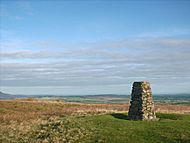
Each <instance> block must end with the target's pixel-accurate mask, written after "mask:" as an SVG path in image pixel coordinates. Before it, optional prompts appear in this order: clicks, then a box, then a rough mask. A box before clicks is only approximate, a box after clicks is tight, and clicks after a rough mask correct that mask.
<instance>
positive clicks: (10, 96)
mask: <svg viewBox="0 0 190 143" xmlns="http://www.w3.org/2000/svg"><path fill="white" fill-rule="evenodd" d="M24 97H26V96H24V95H13V94H7V93H3V92H1V91H0V99H15V98H24Z"/></svg>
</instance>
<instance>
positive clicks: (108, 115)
mask: <svg viewBox="0 0 190 143" xmlns="http://www.w3.org/2000/svg"><path fill="white" fill-rule="evenodd" d="M128 107H129V106H128V104H112V105H109V104H78V103H64V102H60V101H38V100H32V99H30V100H28V99H27V100H7V101H3V100H1V101H0V142H2V143H7V142H8V143H9V142H10V143H12V142H20V143H21V142H23V143H24V142H27V143H28V142H29V143H30V142H31V143H36V142H37V143H38V142H44V143H45V142H63V143H64V142H70V143H73V142H77V143H78V142H119V143H122V142H153V141H155V142H161V141H162V142H188V141H189V140H190V136H189V135H190V132H189V131H190V129H189V126H188V125H189V124H190V115H189V114H188V113H189V112H190V106H179V105H178V106H177V105H165V104H164V105H156V108H155V109H156V111H159V112H163V113H167V112H168V113H171V112H174V113H181V114H158V115H157V116H158V118H160V120H159V121H154V122H141V121H129V120H127V114H125V113H126V112H127V111H128ZM184 113H185V114H186V115H184ZM134 132H135V134H134ZM136 133H137V134H136ZM149 136H150V137H149Z"/></svg>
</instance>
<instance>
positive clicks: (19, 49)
mask: <svg viewBox="0 0 190 143" xmlns="http://www.w3.org/2000/svg"><path fill="white" fill-rule="evenodd" d="M189 15H190V1H188V0H166V1H161V0H153V1H150V0H135V1H132V0H93V1H92V0H70V1H69V0H63V1H61V0H38V1H35V0H0V91H3V92H5V93H11V94H28V95H31V94H32V95H35V94H36V95H37V94H49V95H88V94H130V93H131V88H132V83H133V82H134V81H149V82H150V83H151V87H152V92H153V94H168V93H170V94H176V93H190V17H189Z"/></svg>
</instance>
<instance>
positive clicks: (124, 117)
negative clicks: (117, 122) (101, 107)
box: [111, 113, 129, 120]
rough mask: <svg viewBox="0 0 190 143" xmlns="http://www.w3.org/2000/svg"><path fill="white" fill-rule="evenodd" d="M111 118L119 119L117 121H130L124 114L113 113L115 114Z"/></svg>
mask: <svg viewBox="0 0 190 143" xmlns="http://www.w3.org/2000/svg"><path fill="white" fill-rule="evenodd" d="M111 116H113V117H114V118H117V119H123V120H129V119H128V115H126V114H122V113H113V114H111Z"/></svg>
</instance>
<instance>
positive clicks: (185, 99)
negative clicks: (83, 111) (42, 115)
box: [39, 95, 190, 105]
mask: <svg viewBox="0 0 190 143" xmlns="http://www.w3.org/2000/svg"><path fill="white" fill-rule="evenodd" d="M130 98H131V97H130V96H127V95H89V96H62V97H61V96H59V97H56V96H55V97H54V96H50V97H40V98H39V99H50V100H52V99H57V100H62V101H65V102H78V103H90V104H123V103H129V102H130ZM153 98H154V102H155V103H163V104H175V105H178V104H179V105H190V95H155V96H153Z"/></svg>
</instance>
